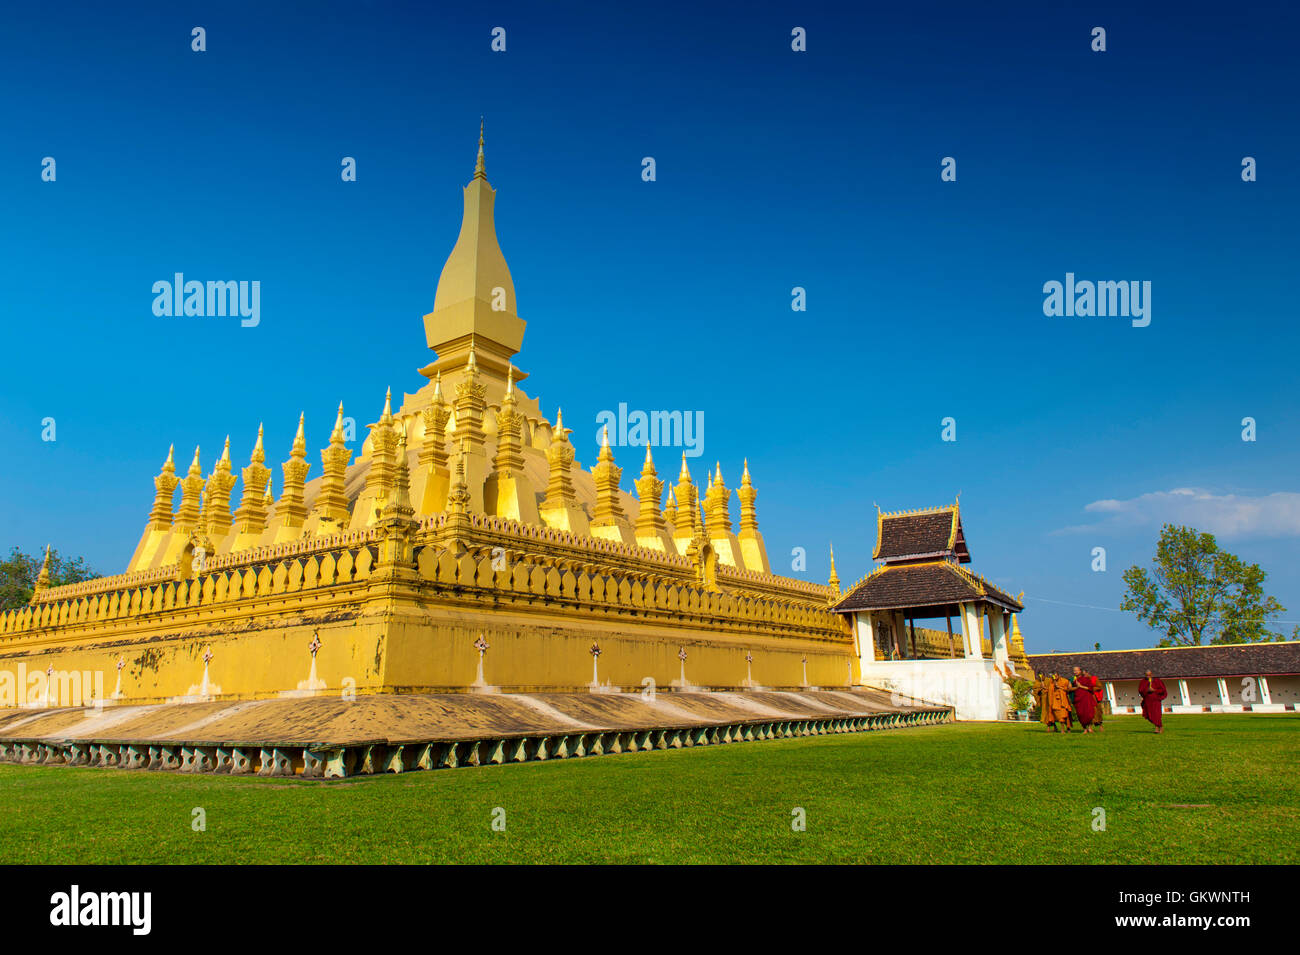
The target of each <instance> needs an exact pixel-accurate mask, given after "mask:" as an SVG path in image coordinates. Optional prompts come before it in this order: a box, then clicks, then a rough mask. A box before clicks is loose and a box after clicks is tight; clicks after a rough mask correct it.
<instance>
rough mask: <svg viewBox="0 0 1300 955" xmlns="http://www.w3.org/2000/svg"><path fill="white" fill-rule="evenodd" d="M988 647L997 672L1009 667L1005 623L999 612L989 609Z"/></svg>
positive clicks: (1009, 658)
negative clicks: (991, 651)
mask: <svg viewBox="0 0 1300 955" xmlns="http://www.w3.org/2000/svg"><path fill="white" fill-rule="evenodd" d="M989 645H990V647H991V648H992V650H993V662H994V664H996V665H997V667H998V669H999V670H1005V669H1006V668H1007V667H1009V666H1010V665H1011V655H1010V654H1009V653H1008V652H1007V623H1006V618H1005V617H1004V616H1003V615H1002V613H1001V611H998V610H996V609H995V608H991V609H990V611H989Z"/></svg>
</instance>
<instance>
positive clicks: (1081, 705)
mask: <svg viewBox="0 0 1300 955" xmlns="http://www.w3.org/2000/svg"><path fill="white" fill-rule="evenodd" d="M1096 689H1097V678H1096V677H1092V676H1081V677H1079V679H1077V680H1075V681H1074V712H1076V713H1078V714H1079V722H1080V723H1082V724H1083V725H1084V726H1091V725H1092V724H1093V722H1094V721H1095V720H1096V719H1097V697H1096V695H1095V694H1096Z"/></svg>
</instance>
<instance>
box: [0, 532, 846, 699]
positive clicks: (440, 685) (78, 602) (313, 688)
mask: <svg viewBox="0 0 1300 955" xmlns="http://www.w3.org/2000/svg"><path fill="white" fill-rule="evenodd" d="M470 523H471V525H472V530H473V539H472V540H470V541H468V542H466V541H457V542H453V543H451V544H450V545H447V542H444V541H441V540H440V535H441V534H442V533H443V525H444V524H445V517H443V516H438V517H435V518H430V519H426V520H425V521H424V522H423V524H422V525H419V526H418V527H415V529H414V532H413V534H412V536H411V539H410V541H409V544H410V549H409V551H408V552H409V553H410V555H411V556H410V559H409V560H406V561H402V560H391V561H389V562H387V563H381V562H380V555H381V554H384V553H388V552H389V551H388V550H386V549H385V548H386V546H387V545H389V544H391V543H392V538H391V537H389V538H385V537H384V531H383V529H381V528H371V529H369V530H366V531H355V532H349V533H344V534H338V535H335V536H333V537H328V538H309V539H305V540H303V541H300V542H295V543H293V544H283V545H276V546H273V547H268V548H262V549H260V550H257V551H252V552H244V553H240V554H237V555H231V556H224V557H217V558H209V560H208V562H207V564H206V565H205V566H204V567H203V568H202V569H201V570H200V571H199V572H198V573H197V574H195V575H193V576H190V577H188V578H187V579H178V576H179V574H180V571H179V570H178V568H177V567H176V566H175V565H173V566H171V567H164V568H159V569H157V570H154V571H146V572H140V573H136V574H124V575H120V576H118V577H110V578H102V579H99V580H96V581H87V582H86V583H84V584H75V585H70V586H68V587H60V588H55V589H51V590H48V591H45V592H44V593H42V594H41V595H40V596H39V598H38V602H36V603H34V604H33V605H31V606H29V607H26V608H23V609H21V610H16V611H10V612H8V613H5V614H3V615H0V688H2V684H3V681H4V680H5V679H8V680H10V681H16V680H17V678H18V675H19V672H20V670H19V667H20V665H22V666H23V667H24V668H25V672H26V674H27V675H29V676H31V675H35V674H38V673H40V674H43V673H44V671H45V669H46V668H47V667H53V669H54V670H55V671H56V673H57V672H65V671H87V670H88V671H92V672H98V673H102V674H103V677H102V679H103V684H102V685H103V689H102V694H103V695H105V696H110V697H111V696H112V694H113V692H114V689H115V688H116V686H117V676H118V671H117V662H118V660H119V659H121V660H122V661H123V663H124V666H123V668H122V670H121V688H120V691H121V695H120V697H119V702H128V703H146V702H161V701H166V700H174V699H178V698H197V697H201V696H204V695H205V694H204V689H205V688H204V684H203V676H204V660H203V657H204V654H205V652H206V651H208V650H210V651H211V653H212V658H211V662H210V663H209V664H208V666H207V680H208V683H207V686H206V696H207V697H210V698H216V699H253V698H265V697H271V696H277V695H299V694H301V695H311V694H312V693H317V692H319V693H331V694H333V693H340V692H345V691H355V692H357V693H374V692H429V691H458V690H467V689H470V688H472V687H473V686H474V684H475V682H476V678H477V676H478V663H479V654H478V651H477V650H476V649H475V647H474V642H475V641H476V640H477V639H478V637H479V636H480V635H482V636H483V638H484V639H485V640H486V642H487V643H488V645H489V648H488V650H487V651H486V652H485V653H484V679H485V682H486V684H487V685H489V686H494V687H499V688H502V689H506V690H545V689H551V690H575V689H585V688H588V686H589V685H590V683H591V681H592V654H591V652H590V650H591V647H592V644H593V643H596V644H599V646H600V649H601V654H600V656H599V661H598V676H599V681H600V683H601V684H605V683H607V682H608V683H610V684H611V685H612V686H613V687H620V688H623V689H626V690H634V689H640V688H641V687H642V685H643V681H645V680H646V679H647V678H649V679H652V680H653V681H654V683H655V685H656V687H657V688H659V689H663V690H666V689H669V688H670V687H671V686H672V685H673V684H674V681H677V680H679V678H680V676H681V673H682V661H681V660H680V659H679V657H678V652H679V650H681V649H683V648H684V649H685V650H686V652H687V659H686V661H685V673H686V679H687V681H688V683H689V684H690V685H692V686H700V687H710V688H736V687H740V686H742V685H744V684H745V681H746V679H747V678H749V676H750V673H751V672H752V679H753V682H754V683H756V684H760V685H765V686H773V687H777V686H785V687H798V686H801V685H805V666H804V663H803V659H804V657H805V656H806V657H807V664H806V682H807V684H808V685H820V686H826V687H838V686H847V685H850V684H851V683H852V682H853V681H854V680H855V678H856V671H855V670H854V669H853V666H854V663H853V661H854V660H855V659H856V658H855V655H854V653H853V649H852V638H851V636H849V635H848V634H847V633H846V632H845V629H844V627H843V624H842V622H841V620H840V618H839V617H838V616H836V615H834V614H831V613H829V612H828V611H827V610H826V605H827V601H828V598H829V596H830V592H829V590H828V589H827V588H825V587H819V586H816V585H812V584H806V583H803V582H800V581H794V580H789V579H786V578H779V577H774V576H772V575H762V574H757V573H752V572H739V571H732V570H731V569H729V568H724V569H722V571H721V576H720V578H719V580H718V582H717V586H716V589H710V588H709V587H707V586H705V585H703V584H701V583H699V582H698V581H696V580H695V579H694V578H693V577H692V573H693V569H692V567H691V565H690V562H689V561H686V560H685V559H683V558H677V557H665V556H664V555H661V554H657V553H656V552H653V551H646V550H644V549H641V548H636V547H629V546H627V545H623V544H619V543H617V542H608V541H591V540H590V539H583V538H579V537H577V536H576V535H566V534H564V533H563V532H560V531H556V530H554V529H547V528H532V527H527V526H524V525H518V524H515V523H514V522H510V521H506V520H503V519H499V518H490V517H483V516H482V515H472V516H471V521H470ZM314 636H319V639H320V646H319V650H318V653H317V656H316V658H315V670H314V674H315V682H312V679H311V676H312V673H313V669H312V663H313V661H312V657H311V653H310V650H309V644H310V643H311V642H312V640H313V637H314ZM746 653H750V654H752V656H753V661H752V665H747V662H746V660H745V655H746ZM38 682H39V681H38ZM28 702H32V701H31V699H30V692H29V698H28ZM52 702H64V703H66V702H72V701H66V700H63V701H58V700H56V701H52ZM75 702H83V703H84V702H86V701H85V700H81V701H75ZM7 705H12V704H11V703H10V704H7Z"/></svg>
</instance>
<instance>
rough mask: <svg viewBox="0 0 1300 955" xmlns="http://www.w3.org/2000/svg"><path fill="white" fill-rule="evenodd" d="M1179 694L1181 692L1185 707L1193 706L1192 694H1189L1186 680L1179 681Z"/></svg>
mask: <svg viewBox="0 0 1300 955" xmlns="http://www.w3.org/2000/svg"><path fill="white" fill-rule="evenodd" d="M1178 692H1179V693H1180V694H1181V695H1182V697H1183V706H1191V705H1192V697H1191V694H1190V693H1188V692H1187V681H1186V680H1179V681H1178Z"/></svg>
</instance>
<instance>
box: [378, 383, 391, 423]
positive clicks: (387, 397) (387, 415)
mask: <svg viewBox="0 0 1300 955" xmlns="http://www.w3.org/2000/svg"><path fill="white" fill-rule="evenodd" d="M379 420H380V421H381V422H382V423H383V424H388V422H390V421H392V420H393V389H392V388H389V389H388V390H387V391H385V392H384V413H383V414H381V415H380V416H379Z"/></svg>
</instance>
